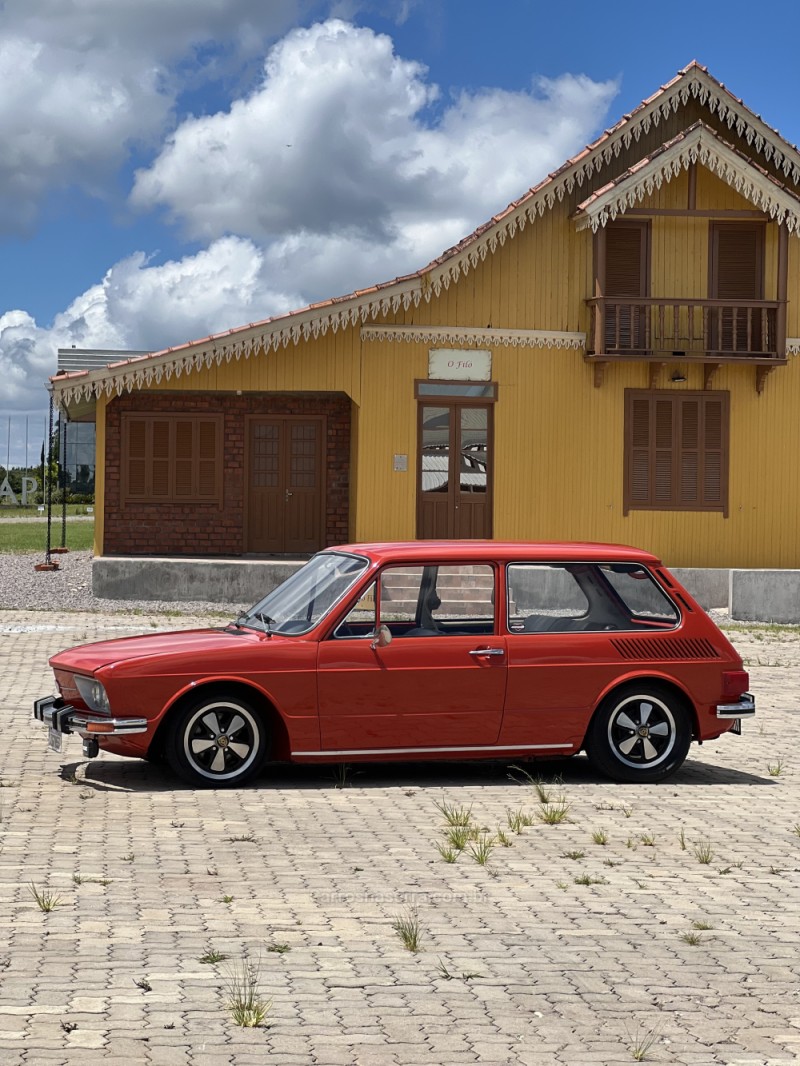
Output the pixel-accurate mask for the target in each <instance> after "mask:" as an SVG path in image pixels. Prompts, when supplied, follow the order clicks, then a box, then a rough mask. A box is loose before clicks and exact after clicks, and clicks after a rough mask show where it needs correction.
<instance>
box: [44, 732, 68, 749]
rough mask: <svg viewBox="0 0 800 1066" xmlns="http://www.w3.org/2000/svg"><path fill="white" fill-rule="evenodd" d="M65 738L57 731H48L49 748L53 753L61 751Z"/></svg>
mask: <svg viewBox="0 0 800 1066" xmlns="http://www.w3.org/2000/svg"><path fill="white" fill-rule="evenodd" d="M63 743H64V738H63V736H62V734H61V733H59V731H58V730H57V729H53V728H52V727H51V728H50V729H48V731H47V746H48V748H49V749H50V750H51V751H61V748H62V745H63Z"/></svg>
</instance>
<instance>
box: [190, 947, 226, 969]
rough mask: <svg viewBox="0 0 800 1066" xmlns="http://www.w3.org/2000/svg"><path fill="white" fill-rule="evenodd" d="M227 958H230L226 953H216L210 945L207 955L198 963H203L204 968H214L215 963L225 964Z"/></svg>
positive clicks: (202, 956)
mask: <svg viewBox="0 0 800 1066" xmlns="http://www.w3.org/2000/svg"><path fill="white" fill-rule="evenodd" d="M227 957H228V956H227V955H226V954H225V953H224V952H222V951H216V950H215V949H214V948H212V946H211V945H210V944H209V945H208V950H207V951H206V953H205V954H204V955H201V956H200V958H199V959H198V960H197V961H198V962H202V963H203V965H204V966H212V965H213V964H214V963H215V962H224V961H225V960H226V959H227Z"/></svg>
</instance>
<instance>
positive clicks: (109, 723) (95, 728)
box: [33, 696, 148, 749]
mask: <svg viewBox="0 0 800 1066" xmlns="http://www.w3.org/2000/svg"><path fill="white" fill-rule="evenodd" d="M33 717H34V718H35V719H36V721H37V722H41V723H42V725H45V726H48V727H49V728H50V731H51V734H53V733H56V734H59V735H61V734H65V733H76V734H77V735H78V736H79V737H82V738H83V742H84V745H86V743H87V741H89V742H94V743H93V744H92V747H93V748H95V749H96V746H97V741H98V740H99V739H100V738H101V737H125V736H129V735H130V734H131V733H146V732H147V727H148V723H147V719H146V718H111V717H109V716H107V715H104V714H93V713H92V712H91V711H83V710H78V709H77V708H76V707H73V706H72V705H71V704H69V703H64V701H63V700H62V699H61V697H60V696H44V697H42V699H39V700H34V703H33Z"/></svg>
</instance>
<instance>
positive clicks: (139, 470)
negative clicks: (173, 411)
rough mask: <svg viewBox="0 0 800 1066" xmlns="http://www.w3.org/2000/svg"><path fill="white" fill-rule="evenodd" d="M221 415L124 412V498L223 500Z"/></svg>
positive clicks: (162, 501) (142, 500)
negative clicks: (137, 413)
mask: <svg viewBox="0 0 800 1066" xmlns="http://www.w3.org/2000/svg"><path fill="white" fill-rule="evenodd" d="M223 425H224V420H223V417H222V415H209V416H205V417H201V416H199V415H133V414H130V415H129V414H124V415H123V416H122V442H123V455H122V472H123V479H122V480H123V484H122V500H123V503H125V502H127V501H129V500H130V501H137V502H148V501H149V502H159V503H169V502H176V503H177V502H180V503H187V502H190V501H197V502H206V503H208V502H216V503H218V504H219V505H220V506H221V504H222V442H223Z"/></svg>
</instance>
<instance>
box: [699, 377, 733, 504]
mask: <svg viewBox="0 0 800 1066" xmlns="http://www.w3.org/2000/svg"><path fill="white" fill-rule="evenodd" d="M727 415H728V406H727V403H725V402H723V401H722V400H718V399H716V398H713V399H712V398H711V397H709V398H708V399H707V400H706V401H705V425H704V431H705V441H704V445H705V447H704V458H705V467H704V470H703V497H704V499H705V500H706V502H707V503H708V504H712V503H718V504H719V505H720V506H722V507H724V508H725V509H726V510H727V502H728V501H727V476H726V474H727V465H726V459H727V447H726V444H727V436H728V424H727Z"/></svg>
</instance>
